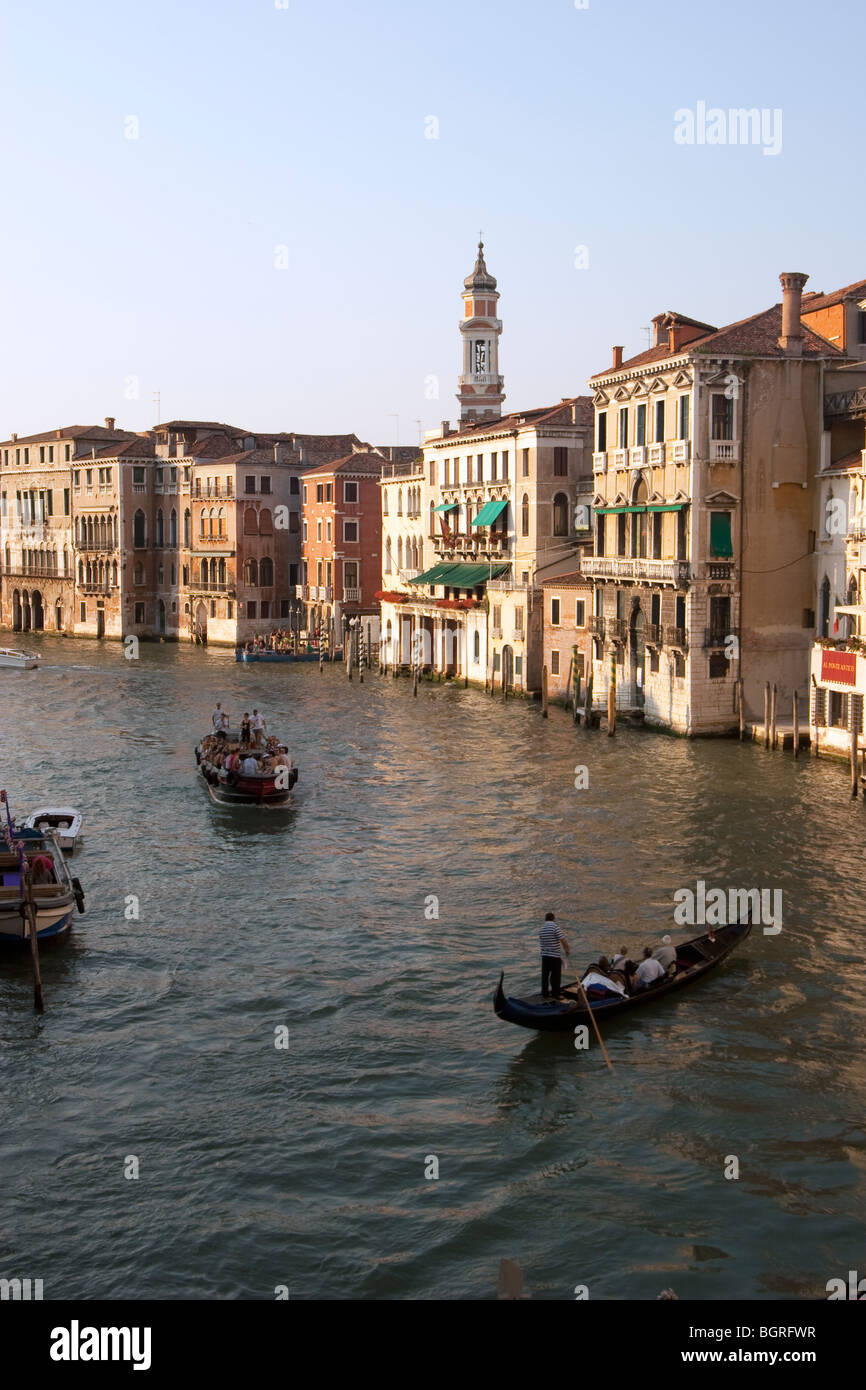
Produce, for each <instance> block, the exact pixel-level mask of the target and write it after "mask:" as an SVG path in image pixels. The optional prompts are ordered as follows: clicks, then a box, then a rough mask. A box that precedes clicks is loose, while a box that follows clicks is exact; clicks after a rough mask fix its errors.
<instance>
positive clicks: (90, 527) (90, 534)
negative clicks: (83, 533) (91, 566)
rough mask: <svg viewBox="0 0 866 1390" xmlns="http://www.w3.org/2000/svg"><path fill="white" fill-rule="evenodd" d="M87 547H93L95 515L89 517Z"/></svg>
mask: <svg viewBox="0 0 866 1390" xmlns="http://www.w3.org/2000/svg"><path fill="white" fill-rule="evenodd" d="M87 549H88V550H92V549H93V517H92V516H89V517H88V518H87Z"/></svg>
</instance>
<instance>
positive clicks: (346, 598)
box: [343, 570, 415, 603]
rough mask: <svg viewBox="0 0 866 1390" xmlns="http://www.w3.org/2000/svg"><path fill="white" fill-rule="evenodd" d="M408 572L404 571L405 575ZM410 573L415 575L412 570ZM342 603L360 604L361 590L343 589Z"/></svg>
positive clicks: (401, 573) (401, 576)
mask: <svg viewBox="0 0 866 1390" xmlns="http://www.w3.org/2000/svg"><path fill="white" fill-rule="evenodd" d="M408 572H409V571H406V573H408ZM411 572H412V573H413V574H414V573H415V571H414V570H412V571H411ZM403 573H404V571H402V570H401V572H400V578H401V579H402V578H403ZM343 602H344V603H360V602H361V590H360V589H344V590H343Z"/></svg>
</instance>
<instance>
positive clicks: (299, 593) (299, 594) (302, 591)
mask: <svg viewBox="0 0 866 1390" xmlns="http://www.w3.org/2000/svg"><path fill="white" fill-rule="evenodd" d="M307 588H308V585H306V584H296V585H295V598H307V597H308V594H307Z"/></svg>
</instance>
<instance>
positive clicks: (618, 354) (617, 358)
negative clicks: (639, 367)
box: [613, 347, 623, 370]
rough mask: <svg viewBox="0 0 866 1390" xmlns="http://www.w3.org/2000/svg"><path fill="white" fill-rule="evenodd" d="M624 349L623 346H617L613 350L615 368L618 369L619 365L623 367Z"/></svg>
mask: <svg viewBox="0 0 866 1390" xmlns="http://www.w3.org/2000/svg"><path fill="white" fill-rule="evenodd" d="M622 351H623V350H622V348H621V347H615V348H614V350H613V365H614V370H616V368H617V367H621V366H622Z"/></svg>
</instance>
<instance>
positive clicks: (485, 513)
mask: <svg viewBox="0 0 866 1390" xmlns="http://www.w3.org/2000/svg"><path fill="white" fill-rule="evenodd" d="M507 506H508V498H507V497H503V498H501V499H500V500H499V501H498V502H485V503H484V506H483V507H482V508H481V511H480V512H479V513H478V515H477V517H476V518H475V520H474V521H473V523H472V525H473V526H492V525H493V523H494V521H495V520H496V518H497V517H498V516H501V515H502V513H503V512H504V511H505V508H506V507H507Z"/></svg>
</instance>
